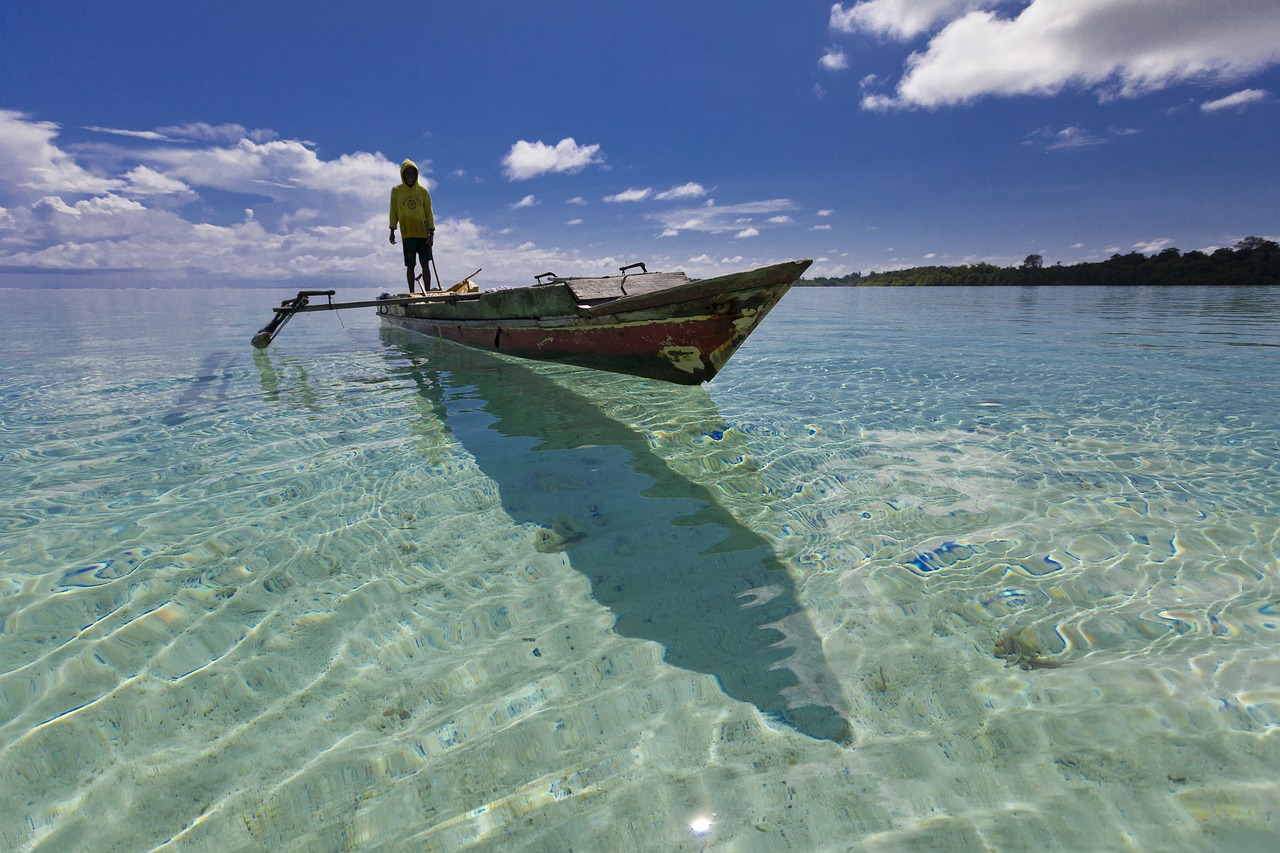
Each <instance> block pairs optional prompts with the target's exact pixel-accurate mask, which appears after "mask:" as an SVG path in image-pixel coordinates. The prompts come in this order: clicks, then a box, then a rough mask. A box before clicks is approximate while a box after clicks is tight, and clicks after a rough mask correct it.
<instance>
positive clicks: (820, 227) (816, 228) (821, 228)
mask: <svg viewBox="0 0 1280 853" xmlns="http://www.w3.org/2000/svg"><path fill="white" fill-rule="evenodd" d="M809 230H810V231H830V230H831V226H830V225H815V226H813V227H812V228H810V229H809Z"/></svg>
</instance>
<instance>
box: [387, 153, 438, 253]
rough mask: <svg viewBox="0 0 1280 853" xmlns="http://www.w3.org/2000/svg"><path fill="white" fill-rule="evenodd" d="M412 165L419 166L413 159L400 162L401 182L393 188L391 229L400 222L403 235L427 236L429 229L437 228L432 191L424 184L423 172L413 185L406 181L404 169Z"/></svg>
mask: <svg viewBox="0 0 1280 853" xmlns="http://www.w3.org/2000/svg"><path fill="white" fill-rule="evenodd" d="M410 166H412V167H413V168H414V169H417V168H418V164H417V163H414V162H413V161H412V160H405V161H404V162H403V163H401V164H400V183H399V184H397V185H396V186H394V187H392V188H391V230H392V231H394V230H396V225H397V224H399V226H400V236H401V237H425V236H427V232H428V231H435V230H436V218H435V214H434V213H432V212H431V193H429V192H427V188H426V187H425V186H424V185H423V183H422V176H421V174H419V176H418V182H417V183H415V184H414V185H413V186H409V185H408V184H407V183H404V170H405V169H408V168H409V167H410Z"/></svg>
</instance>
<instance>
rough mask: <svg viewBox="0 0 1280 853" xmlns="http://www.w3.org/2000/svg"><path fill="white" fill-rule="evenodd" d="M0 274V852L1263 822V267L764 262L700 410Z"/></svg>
mask: <svg viewBox="0 0 1280 853" xmlns="http://www.w3.org/2000/svg"><path fill="white" fill-rule="evenodd" d="M0 293H2V294H3V296H4V298H5V300H6V303H7V305H6V311H5V312H3V316H0V334H2V335H3V340H4V341H5V344H4V351H5V358H4V360H3V362H0V400H2V401H3V403H2V408H0V462H2V464H3V466H4V471H5V476H4V478H3V481H2V482H0V618H2V619H3V631H2V633H0V797H2V798H3V800H4V802H6V803H9V804H11V805H10V806H9V807H7V808H6V809H4V810H2V812H0V848H4V849H34V850H50V851H52V850H65V849H83V848H97V849H130V850H132V849H155V848H159V849H184V850H186V849H194V850H204V849H207V850H219V851H222V850H229V849H246V850H253V849H271V850H342V849H370V848H378V849H406V850H408V849H413V850H417V849H442V850H452V849H457V848H459V847H463V846H466V845H469V844H471V845H477V846H478V847H480V848H487V847H493V846H499V845H506V846H516V847H524V848H530V849H558V850H559V849H563V850H567V849H570V848H574V849H619V848H661V849H681V848H685V849H724V850H788V849H791V850H815V849H835V850H842V849H848V848H850V847H854V848H859V847H864V848H871V849H885V850H894V849H903V850H907V849H922V848H923V849H935V848H940V849H957V850H969V849H974V850H978V849H991V848H995V849H1030V848H1047V849H1099V848H1105V849H1133V848H1138V849H1188V850H1189V849H1203V848H1205V847H1206V846H1207V847H1211V848H1225V847H1229V846H1230V847H1239V848H1269V847H1271V846H1274V844H1275V843H1277V842H1278V841H1280V833H1278V832H1277V830H1276V828H1275V818H1276V815H1277V809H1278V808H1280V783H1278V782H1277V781H1276V780H1277V777H1276V773H1275V767H1276V766H1278V762H1280V749H1278V748H1277V743H1276V741H1277V729H1278V728H1280V653H1278V647H1277V639H1278V634H1277V631H1280V592H1278V591H1277V576H1278V574H1280V522H1278V521H1277V519H1278V518H1280V512H1278V510H1280V415H1278V414H1277V410H1276V405H1275V401H1276V400H1277V399H1280V378H1278V376H1280V372H1278V371H1277V370H1276V367H1275V366H1276V361H1277V356H1280V349H1278V347H1280V319H1278V318H1280V290H1276V289H1266V288H1236V289H1231V288H1187V289H1166V288H1092V289H1067V288H1062V289H1050V288H1042V289H1033V288H990V289H967V288H954V289H951V288H947V289H941V288H938V289H918V290H898V289H892V290H891V289H870V288H860V289H797V290H794V291H793V292H792V293H791V294H789V295H788V296H787V297H786V298H785V299H784V300H783V302H782V303H781V305H780V306H779V307H778V308H777V309H775V311H774V313H773V314H771V315H770V317H769V318H768V320H767V321H766V322H765V323H764V325H763V326H761V328H760V329H759V330H758V331H757V332H756V333H755V335H753V337H752V338H751V340H750V341H749V342H748V343H747V345H745V346H744V347H743V349H742V350H740V351H739V353H738V354H737V355H736V356H735V358H734V360H733V361H732V362H731V363H730V365H729V367H728V368H727V369H726V370H725V371H724V372H723V373H722V374H721V375H720V376H719V377H718V378H717V379H716V380H715V381H714V382H713V383H711V384H709V385H708V386H705V387H702V388H680V387H675V386H666V385H661V384H658V383H653V382H649V381H647V380H639V379H635V378H630V377H618V376H611V375H607V374H598V373H593V372H590V371H585V370H578V369H572V368H561V367H557V366H554V365H539V364H531V363H529V362H515V361H510V360H507V359H505V358H500V357H494V356H489V355H485V354H479V353H473V352H470V351H466V350H460V349H457V348H455V347H452V346H450V345H442V344H439V343H432V342H428V341H424V340H421V339H417V338H415V337H414V336H412V335H406V334H404V333H394V332H389V331H384V330H382V329H380V328H379V325H378V323H377V320H376V317H374V316H372V315H371V314H370V315H366V314H363V313H349V314H344V315H343V316H342V317H341V318H339V317H338V316H337V315H329V314H325V315H319V314H317V315H307V316H303V317H299V318H297V319H295V320H294V321H293V323H291V324H290V325H289V327H288V328H287V329H286V330H285V331H284V332H283V333H282V334H281V336H280V337H279V338H278V339H277V341H276V343H275V344H273V345H272V347H271V348H270V349H269V350H268V351H265V352H259V351H255V350H253V349H252V348H251V347H250V346H249V345H248V340H249V337H250V336H251V335H252V333H253V332H254V331H255V330H256V329H257V328H258V327H259V326H260V325H262V324H263V323H264V322H265V320H266V319H267V317H268V316H269V307H270V306H271V305H272V304H275V303H276V302H278V301H279V299H281V298H283V297H284V296H287V295H289V294H286V293H276V292H274V291H235V290H213V291H192V290H122V291H94V290H58V291H48V292H37V291H30V290H5V291H0ZM348 295H349V296H351V298H356V297H357V296H359V295H361V294H355V293H352V294H348ZM699 819H703V820H707V821H710V826H709V829H707V831H705V832H703V833H699V832H697V831H696V830H701V829H703V826H704V825H703V824H702V823H698V820H699Z"/></svg>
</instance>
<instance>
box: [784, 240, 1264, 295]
mask: <svg viewBox="0 0 1280 853" xmlns="http://www.w3.org/2000/svg"><path fill="white" fill-rule="evenodd" d="M799 284H800V285H801V286H809V287H849V286H862V287H948V286H949V287H957V286H979V287H983V286H987V287H990V286H997V285H1050V286H1052V285H1059V286H1061V285H1073V286H1081V285H1194V284H1215V285H1240V284H1251V285H1260V284H1270V285H1280V244H1277V243H1275V242H1274V241H1272V240H1266V239H1263V238H1262V237H1246V238H1244V239H1243V240H1241V241H1240V242H1238V243H1236V245H1235V247H1234V248H1231V249H1218V250H1217V251H1214V252H1212V253H1206V252H1199V251H1192V252H1180V251H1178V250H1177V249H1173V248H1169V249H1165V250H1164V251H1162V252H1157V253H1156V254H1154V255H1150V256H1148V255H1144V254H1142V253H1141V252H1130V253H1129V254H1127V255H1112V256H1111V257H1110V258H1108V259H1107V260H1105V261H1098V262H1096V263H1080V264H1072V265H1071V266H1063V265H1062V264H1054V265H1052V266H1045V265H1044V258H1043V257H1042V256H1041V255H1028V256H1027V257H1026V260H1024V261H1023V262H1022V263H1021V264H1020V265H1019V266H1014V267H998V266H995V265H994V264H962V265H960V266H955V267H913V268H911V269H905V270H891V271H889V272H871V273H867V274H866V275H863V274H861V273H851V274H850V275H846V276H841V277H840V278H811V279H802V280H801V281H800V282H799Z"/></svg>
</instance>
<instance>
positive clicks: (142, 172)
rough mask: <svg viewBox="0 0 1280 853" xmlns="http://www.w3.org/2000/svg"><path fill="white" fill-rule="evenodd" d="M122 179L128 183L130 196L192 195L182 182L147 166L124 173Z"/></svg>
mask: <svg viewBox="0 0 1280 853" xmlns="http://www.w3.org/2000/svg"><path fill="white" fill-rule="evenodd" d="M124 179H125V180H126V181H127V182H128V193H129V194H130V195H142V196H156V195H172V196H180V197H182V198H188V197H190V196H192V195H194V193H193V192H192V191H191V188H190V187H188V186H187V185H186V184H184V183H183V182H182V181H178V180H175V179H173V178H170V177H169V176H167V175H162V174H160V173H159V172H157V171H156V170H155V169H151V168H148V167H147V166H138V167H137V168H135V169H133V170H131V171H129V172H126V173H125V176H124Z"/></svg>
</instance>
